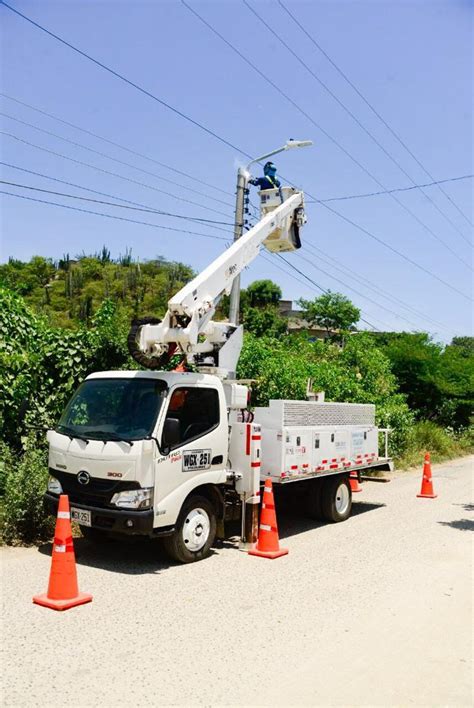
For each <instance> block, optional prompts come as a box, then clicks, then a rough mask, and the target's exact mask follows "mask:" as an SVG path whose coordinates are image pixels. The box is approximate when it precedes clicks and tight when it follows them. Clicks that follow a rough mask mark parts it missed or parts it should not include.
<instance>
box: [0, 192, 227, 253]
mask: <svg viewBox="0 0 474 708" xmlns="http://www.w3.org/2000/svg"><path fill="white" fill-rule="evenodd" d="M0 194H6V195H8V196H9V197H16V198H17V199H26V200H28V201H29V202H39V203H40V204H48V205H50V206H55V207H61V208H62V209H71V210H72V211H81V212H83V213H85V214H94V215H95V216H103V217H106V218H107V219H117V220H118V221H128V222H130V223H132V224H140V225H141V226H151V227H152V228H155V229H164V230H165V231H174V232H176V233H181V234H190V235H193V236H203V237H204V238H212V239H217V240H218V241H227V239H226V237H225V236H215V235H213V234H203V233H202V232H199V231H188V230H187V229H175V228H174V227H172V226H162V225H161V224H152V223H150V222H148V221H137V220H136V219H128V218H127V217H125V216H116V215H115V214H105V213H104V212H100V211H92V210H91V209H81V208H79V207H73V206H70V205H69V204H60V203H59V202H52V201H47V200H46V199H36V198H35V197H27V196H26V195H24V194H15V193H14V192H7V191H5V190H3V189H0Z"/></svg>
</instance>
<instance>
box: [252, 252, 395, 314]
mask: <svg viewBox="0 0 474 708" xmlns="http://www.w3.org/2000/svg"><path fill="white" fill-rule="evenodd" d="M260 256H261V257H262V258H263V259H264V260H265V261H267V263H270V264H271V265H272V266H273V267H274V268H278V270H281V272H282V273H285V275H287V276H288V277H290V278H292V279H293V280H295V281H296V282H298V283H300V284H301V285H304V287H305V288H308V287H309V288H310V290H313V292H314V286H312V287H310V286H309V285H308V283H305V282H304V280H301V278H298V276H296V275H295V274H294V273H291V272H290V271H288V270H286V269H285V268H284V267H282V265H281V264H279V263H275V261H276V258H277V256H278V254H277V253H274V254H273V257H272V258H269V257H268V256H267V254H262V253H260ZM286 263H287V264H288V265H290V264H289V263H288V261H286ZM305 277H307V276H305ZM310 281H311V279H310ZM328 292H329V290H327V291H326V293H328ZM372 319H374V320H375V321H376V322H378V323H379V324H380V325H381V327H384V328H386V325H385V324H384V323H383V322H380V320H378V319H377V318H375V317H373V318H372ZM371 326H373V325H371Z"/></svg>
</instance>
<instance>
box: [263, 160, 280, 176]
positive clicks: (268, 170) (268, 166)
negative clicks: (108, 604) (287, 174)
mask: <svg viewBox="0 0 474 708" xmlns="http://www.w3.org/2000/svg"><path fill="white" fill-rule="evenodd" d="M276 171H277V168H276V167H275V165H274V164H273V162H266V163H265V165H264V167H263V174H264V175H268V176H269V177H275V175H276Z"/></svg>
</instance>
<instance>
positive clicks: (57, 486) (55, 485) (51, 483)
mask: <svg viewBox="0 0 474 708" xmlns="http://www.w3.org/2000/svg"><path fill="white" fill-rule="evenodd" d="M48 492H51V494H62V493H63V488H62V487H61V482H60V481H59V479H56V477H51V475H50V476H49V478H48Z"/></svg>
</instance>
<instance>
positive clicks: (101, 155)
mask: <svg viewBox="0 0 474 708" xmlns="http://www.w3.org/2000/svg"><path fill="white" fill-rule="evenodd" d="M0 116H3V117H4V118H9V119H10V120H13V121H15V122H16V123H21V125H26V126H28V128H33V130H38V131H39V132H40V133H44V134H45V135H50V136H52V137H53V138H57V139H58V140H62V141H63V142H65V143H69V145H74V147H79V148H81V149H82V150H87V151H88V152H92V153H94V155H99V156H100V157H105V158H106V159H107V160H112V161H113V162H117V163H118V164H119V165H125V167H131V168H132V169H133V170H137V171H138V172H143V174H145V175H150V176H151V177H155V179H161V180H163V181H164V182H168V183H169V184H173V185H174V186H175V187H180V188H181V189H185V190H187V191H189V192H194V194H199V196H200V197H205V198H206V199H212V201H215V202H219V203H220V204H225V205H227V206H232V205H231V204H229V203H228V202H224V201H222V199H216V197H210V196H209V195H208V194H205V193H204V192H200V191H199V190H197V189H192V187H186V186H185V185H184V184H180V183H179V182H174V181H173V180H171V179H167V178H166V177H162V176H161V175H157V174H156V173H155V172H150V171H149V170H144V169H142V168H141V167H136V166H135V165H132V164H130V163H129V162H125V161H124V160H119V159H118V158H117V157H112V155H107V153H105V152H100V150H94V149H93V148H91V147H88V146H87V145H82V144H81V143H76V142H75V141H74V140H69V139H68V138H65V137H63V136H62V135H58V134H57V133H52V132H51V131H50V130H45V129H44V128H40V127H39V126H38V125H34V124H33V123H27V122H26V121H24V120H20V119H19V118H16V117H15V116H10V115H8V114H7V113H2V112H1V111H0ZM164 194H168V195H169V196H172V197H174V198H175V199H182V197H178V196H177V195H176V194H172V193H171V192H164ZM190 203H194V204H196V202H190ZM217 213H219V214H224V212H217Z"/></svg>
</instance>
